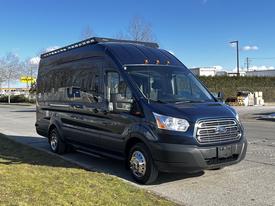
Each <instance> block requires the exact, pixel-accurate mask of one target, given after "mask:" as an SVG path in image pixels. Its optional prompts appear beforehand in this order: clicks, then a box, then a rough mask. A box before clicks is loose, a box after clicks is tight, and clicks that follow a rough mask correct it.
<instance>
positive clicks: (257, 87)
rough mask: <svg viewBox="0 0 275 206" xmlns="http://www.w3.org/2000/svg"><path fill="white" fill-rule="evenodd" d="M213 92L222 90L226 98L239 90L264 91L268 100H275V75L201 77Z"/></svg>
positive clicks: (265, 98)
mask: <svg viewBox="0 0 275 206" xmlns="http://www.w3.org/2000/svg"><path fill="white" fill-rule="evenodd" d="M199 79H200V80H201V81H202V82H203V83H204V84H205V85H206V86H207V87H208V89H209V90H210V91H211V92H219V91H222V92H223V93H224V95H225V99H226V98H228V97H235V96H236V95H237V92H238V91H250V92H255V91H262V92H263V98H264V100H265V101H266V102H275V77H228V76H215V77H199Z"/></svg>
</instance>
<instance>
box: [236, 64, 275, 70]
mask: <svg viewBox="0 0 275 206" xmlns="http://www.w3.org/2000/svg"><path fill="white" fill-rule="evenodd" d="M272 69H275V67H274V66H265V65H262V66H251V67H249V71H254V70H256V71H259V70H272ZM240 71H247V70H246V68H240ZM232 72H237V68H235V69H233V71H232Z"/></svg>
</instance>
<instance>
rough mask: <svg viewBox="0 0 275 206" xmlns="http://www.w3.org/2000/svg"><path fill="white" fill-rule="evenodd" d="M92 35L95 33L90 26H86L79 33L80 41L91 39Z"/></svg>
mask: <svg viewBox="0 0 275 206" xmlns="http://www.w3.org/2000/svg"><path fill="white" fill-rule="evenodd" d="M94 35H95V33H94V31H93V29H92V28H91V27H90V26H86V27H85V28H84V29H83V30H82V32H81V36H80V39H88V38H91V37H93V36H94Z"/></svg>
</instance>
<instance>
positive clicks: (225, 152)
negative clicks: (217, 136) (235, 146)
mask: <svg viewBox="0 0 275 206" xmlns="http://www.w3.org/2000/svg"><path fill="white" fill-rule="evenodd" d="M230 156H232V146H231V145H227V146H221V147H218V158H226V157H230Z"/></svg>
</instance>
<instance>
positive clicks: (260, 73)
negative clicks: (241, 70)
mask: <svg viewBox="0 0 275 206" xmlns="http://www.w3.org/2000/svg"><path fill="white" fill-rule="evenodd" d="M246 76H248V77H275V69H270V70H254V71H247V72H246Z"/></svg>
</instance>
